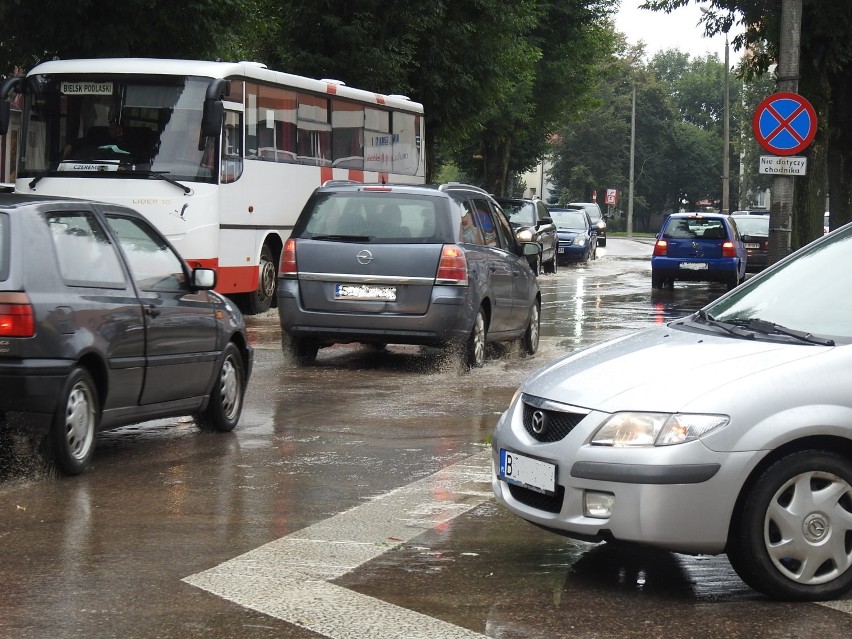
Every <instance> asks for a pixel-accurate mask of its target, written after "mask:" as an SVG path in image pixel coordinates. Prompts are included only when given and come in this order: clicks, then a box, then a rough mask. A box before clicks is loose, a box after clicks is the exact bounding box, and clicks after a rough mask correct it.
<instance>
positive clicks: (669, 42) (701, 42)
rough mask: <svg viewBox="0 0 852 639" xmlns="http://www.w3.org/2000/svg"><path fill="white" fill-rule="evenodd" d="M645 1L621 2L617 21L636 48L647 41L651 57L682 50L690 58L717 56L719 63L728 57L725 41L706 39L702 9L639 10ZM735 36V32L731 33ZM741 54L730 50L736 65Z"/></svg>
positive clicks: (694, 6) (722, 39) (691, 5)
mask: <svg viewBox="0 0 852 639" xmlns="http://www.w3.org/2000/svg"><path fill="white" fill-rule="evenodd" d="M641 3H642V0H621V9H620V10H619V12H618V13H617V14H616V17H615V27H616V29H618V30H619V31H621V32H622V33H624V34H626V35H627V41H628V42H630V43H631V44H636V43H637V42H638V41H639V40H644V41H645V51H646V52H647V54H648V57H649V58H650V57H652V56H653V55H654V54H655V53H657V52H659V51H663V50H666V49H680V50H681V51H685V52H686V53H689V54H690V55H691V56H699V57H704V56H705V55H707V54H708V53H710V54H712V53H716V54H718V55H719V59H720V60H721V59H723V58H724V56H725V37H724V36H721V35H719V36H715V37H713V38H707V37H706V36H705V35H704V29H703V27H701V26H699V25H698V21H699V20H700V19H701V9H700V8H699V6H698V5H697V4H695V3H690V4H689V5H687V6H685V7H680V8H679V9H675V10H674V11H672V12H671V13H663V12H659V11H648V10H645V9H639V5H640V4H641ZM731 33H732V36H733V35H734V34H735V32H734V31H733V30H732V32H731ZM738 59H739V54H738V53H735V52H734V48H733V47H731V49H730V60H731V64H732V65H733V64H734V63H735V62H736V61H737V60H738Z"/></svg>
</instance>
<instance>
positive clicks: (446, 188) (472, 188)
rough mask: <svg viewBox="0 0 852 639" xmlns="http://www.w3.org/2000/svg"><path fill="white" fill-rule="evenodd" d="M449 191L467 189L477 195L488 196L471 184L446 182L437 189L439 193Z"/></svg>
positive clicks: (486, 192)
mask: <svg viewBox="0 0 852 639" xmlns="http://www.w3.org/2000/svg"><path fill="white" fill-rule="evenodd" d="M451 189H468V190H470V191H476V192H477V193H484V194H485V195H490V194H489V193H488V191H486V190H485V189H482V188H480V187H478V186H473V185H472V184H464V183H462V182H447V183H446V184H442V185H441V186H439V187H438V190H439V191H449V190H451Z"/></svg>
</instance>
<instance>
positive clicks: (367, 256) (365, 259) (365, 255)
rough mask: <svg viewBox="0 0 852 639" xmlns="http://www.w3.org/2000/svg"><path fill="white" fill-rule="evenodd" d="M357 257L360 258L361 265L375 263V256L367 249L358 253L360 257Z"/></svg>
mask: <svg viewBox="0 0 852 639" xmlns="http://www.w3.org/2000/svg"><path fill="white" fill-rule="evenodd" d="M355 257H356V258H358V263H359V264H369V263H370V262H372V261H373V254H372V253H370V251H368V250H367V249H364V250H363V251H361V252H360V253H358V255H356V256H355Z"/></svg>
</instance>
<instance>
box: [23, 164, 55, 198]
mask: <svg viewBox="0 0 852 639" xmlns="http://www.w3.org/2000/svg"><path fill="white" fill-rule="evenodd" d="M58 168H59V162H53V163H52V164H48V165H47V168H46V169H45V170H44V171H42V172H41V173H39V174H38V175H36V176H35V177H34V178H33V179H32V180H30V189H32V190H33V191H35V187H36V184H38V183H39V182H41V179H42V178H43V177H47V175H48V174H50V173H53V172H54V171H56V169H58Z"/></svg>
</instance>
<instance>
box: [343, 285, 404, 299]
mask: <svg viewBox="0 0 852 639" xmlns="http://www.w3.org/2000/svg"><path fill="white" fill-rule="evenodd" d="M334 299H336V300H381V301H385V302H395V301H396V287H395V286H372V285H370V284H335V285H334Z"/></svg>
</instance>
